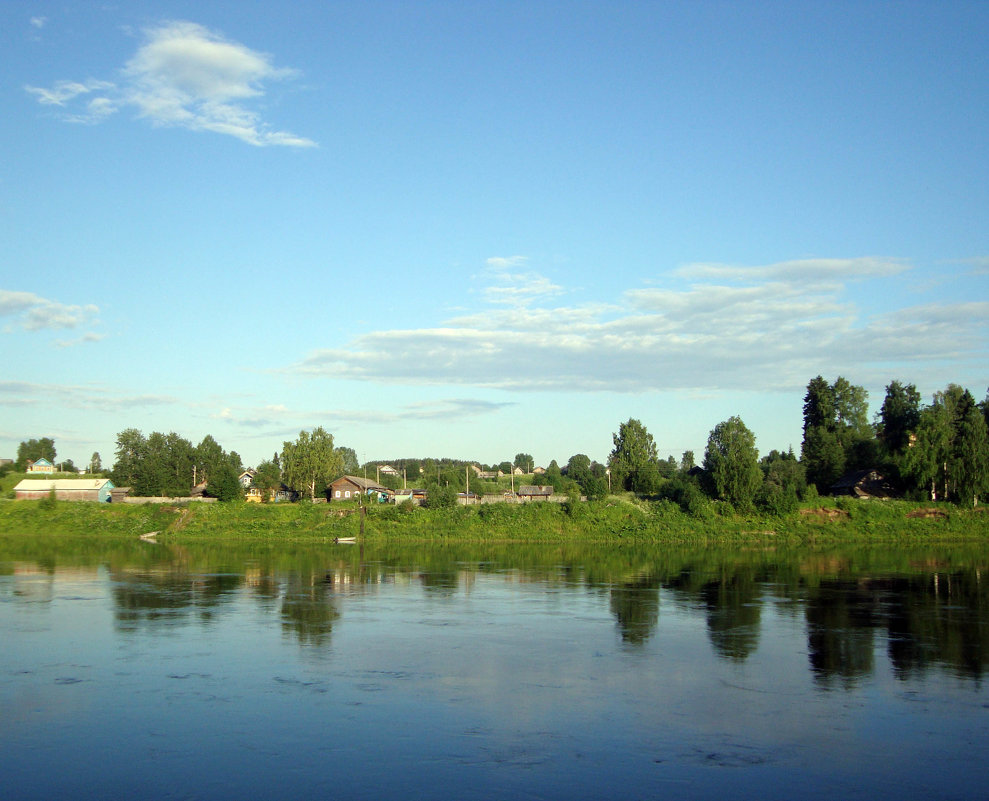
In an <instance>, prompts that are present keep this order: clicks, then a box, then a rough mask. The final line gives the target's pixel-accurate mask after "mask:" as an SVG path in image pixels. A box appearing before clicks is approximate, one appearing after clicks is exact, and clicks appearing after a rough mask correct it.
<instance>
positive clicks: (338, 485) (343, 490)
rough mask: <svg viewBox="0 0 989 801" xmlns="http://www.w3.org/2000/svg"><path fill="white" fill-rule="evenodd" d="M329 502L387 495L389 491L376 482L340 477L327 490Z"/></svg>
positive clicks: (354, 477) (357, 477)
mask: <svg viewBox="0 0 989 801" xmlns="http://www.w3.org/2000/svg"><path fill="white" fill-rule="evenodd" d="M327 491H328V493H329V499H330V500H331V501H346V500H350V499H352V498H358V497H360V496H362V495H372V494H377V495H378V496H379V497H380V496H381V495H386V496H387V495H388V493H389V492H390V490H389V489H388V488H387V487H383V486H381V484H379V483H378V482H377V481H372V480H371V479H369V478H361V477H360V476H340V478H338V479H337V480H336V481H334V482H333V483H331V484H330V486H329V487H328V489H327Z"/></svg>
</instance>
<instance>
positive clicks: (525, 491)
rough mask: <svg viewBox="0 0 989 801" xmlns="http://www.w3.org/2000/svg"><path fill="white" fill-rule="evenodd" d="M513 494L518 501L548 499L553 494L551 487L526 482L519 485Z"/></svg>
mask: <svg viewBox="0 0 989 801" xmlns="http://www.w3.org/2000/svg"><path fill="white" fill-rule="evenodd" d="M515 494H516V495H518V498H519V500H520V501H548V500H549V499H550V497H551V496H552V495H553V487H551V486H536V485H532V484H527V485H525V486H523V487H519V488H518V492H516V493H515Z"/></svg>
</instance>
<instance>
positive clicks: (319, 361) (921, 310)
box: [292, 258, 989, 392]
mask: <svg viewBox="0 0 989 801" xmlns="http://www.w3.org/2000/svg"><path fill="white" fill-rule="evenodd" d="M489 266H491V265H490V263H489ZM518 266H519V264H518V262H514V261H513V262H512V263H511V264H508V263H504V264H502V263H498V264H496V265H494V267H495V274H496V275H495V277H496V278H499V279H500V276H502V275H505V274H509V273H510V274H512V275H516V274H518V273H516V272H512V271H514V270H517V268H518ZM908 269H909V265H908V264H906V263H905V262H903V261H902V260H899V259H880V258H861V259H814V260H803V261H792V262H785V263H780V264H771V265H764V266H755V267H745V266H733V265H710V264H698V265H687V266H685V267H682V268H680V269H679V270H677V271H676V273H675V277H676V278H679V279H680V283H679V285H677V286H672V287H664V288H658V287H650V288H642V289H630V290H628V291H626V292H625V293H624V295H623V296H622V300H621V302H620V303H616V304H611V305H603V304H583V305H575V306H570V307H552V306H547V305H541V306H539V305H535V304H534V303H517V304H514V305H513V306H512V307H511V308H507V309H506V308H500V307H494V308H489V309H486V310H483V311H480V312H478V313H476V314H473V315H469V316H462V317H459V318H456V319H453V320H448V321H446V322H445V324H444V325H442V326H440V327H434V328H420V329H406V330H384V331H375V332H372V333H369V334H365V335H363V336H360V337H357V338H356V339H354V340H353V341H351V342H349V343H345V344H343V345H341V346H340V347H338V348H325V349H320V350H317V351H315V352H314V353H312V354H310V355H309V356H308V357H307V358H306V359H304V360H303V361H302V362H301V363H299V364H297V365H295V366H294V367H293V368H292V370H293V371H294V372H296V373H298V374H302V375H307V376H311V377H329V378H346V379H353V380H362V381H376V382H382V383H400V384H433V385H444V384H445V385H471V386H478V387H491V388H499V389H508V390H571V391H602V390H609V391H622V392H639V391H647V390H679V389H690V390H705V389H757V388H766V387H772V388H773V389H777V390H792V389H795V388H799V387H802V386H803V385H804V384H805V383H806V381H807V377H808V375H814V374H816V373H819V372H825V373H826V372H829V371H831V372H849V371H853V370H854V371H857V372H856V375H864V374H867V373H869V371H872V370H875V371H877V372H878V371H881V370H887V371H888V370H889V369H890V368H889V366H890V365H891V364H896V365H899V366H910V365H913V366H915V367H917V368H921V367H929V366H930V365H932V364H934V363H937V361H938V360H942V361H945V362H946V363H947V362H950V363H951V364H952V365H953V366H955V367H958V366H959V365H965V364H969V365H971V364H976V363H978V362H979V361H980V360H984V358H985V355H986V336H985V335H986V328H987V326H989V302H971V303H965V304H955V305H947V304H944V305H933V304H931V305H920V306H915V307H912V308H906V309H901V310H899V311H897V312H896V313H895V314H883V315H869V314H867V313H866V312H864V311H863V310H862V308H861V307H860V306H859V305H858V304H857V303H856V302H855V300H854V291H853V290H854V284H855V283H856V282H858V281H859V280H863V279H875V280H879V281H888V280H892V279H893V278H895V277H896V276H899V275H900V274H901V273H903V272H904V271H905V270H908ZM561 291H562V290H561ZM491 299H492V298H490V297H489V300H491ZM496 299H497V298H495V300H496ZM886 377H887V378H888V372H887V373H886Z"/></svg>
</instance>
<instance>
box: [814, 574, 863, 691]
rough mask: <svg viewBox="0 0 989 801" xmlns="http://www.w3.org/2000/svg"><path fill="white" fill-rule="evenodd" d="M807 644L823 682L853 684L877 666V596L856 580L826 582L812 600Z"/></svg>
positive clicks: (815, 669) (815, 668)
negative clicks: (875, 644)
mask: <svg viewBox="0 0 989 801" xmlns="http://www.w3.org/2000/svg"><path fill="white" fill-rule="evenodd" d="M806 615H807V645H808V648H809V650H810V664H811V668H812V669H813V671H814V674H815V677H816V678H817V679H818V680H819V681H828V680H830V679H833V678H838V679H842V680H843V681H844V682H845V683H846V684H852V683H854V682H855V680H856V679H858V678H859V677H861V676H864V675H868V674H869V673H871V672H872V669H873V657H872V647H873V640H874V632H873V629H874V628H875V626H876V622H877V621H876V619H875V616H874V606H873V597H872V595H871V594H870V593H869V592H867V591H863V590H862V588H860V587H859V586H858V585H856V584H855V583H853V582H847V581H846V582H840V581H829V582H825V583H822V584H821V585H820V587H819V588H818V589H817V591H816V592H815V593H814V594H813V595H812V596H811V597H810V598H809V599H808V601H807V608H806Z"/></svg>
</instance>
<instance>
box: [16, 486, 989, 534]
mask: <svg viewBox="0 0 989 801" xmlns="http://www.w3.org/2000/svg"><path fill="white" fill-rule="evenodd" d="M362 521H363V529H364V537H365V539H366V541H367V542H375V541H379V542H432V541H451V542H567V541H582V542H589V543H601V544H607V543H616V544H617V543H635V542H641V543H677V544H693V543H720V544H731V543H737V544H739V545H744V544H752V543H759V544H773V543H776V544H793V545H798V544H815V543H832V542H846V541H847V542H903V543H917V542H927V541H932V540H935V541H937V540H942V541H972V540H980V541H989V512H985V511H983V510H981V509H976V510H970V509H959V508H957V507H954V506H949V505H932V504H917V503H908V502H901V501H882V502H880V501H864V500H855V499H839V500H838V501H833V500H826V501H825V500H823V499H822V500H821V501H819V502H818V503H816V504H815V505H814V506H813V507H809V508H804V509H801V510H799V512H796V513H794V514H792V515H788V516H786V517H782V518H780V517H765V516H756V515H752V516H749V515H739V514H736V513H734V512H733V511H732V510H731V508H730V507H726V506H715V507H714V509H713V510H712V511H710V513H709V514H706V515H705V516H704V517H703V518H697V517H691V516H689V515H687V514H685V513H684V512H682V511H681V510H680V509H679V507H677V506H675V505H674V504H671V503H669V502H659V503H652V502H649V501H643V500H637V499H634V498H610V499H608V500H605V501H598V502H591V503H579V504H574V505H573V506H568V505H566V504H564V505H558V504H548V503H546V504H527V505H510V504H491V505H482V506H471V507H466V508H464V507H458V508H455V509H419V508H411V507H402V506H399V507H395V506H372V507H369V508H368V509H367V512H366V515H362V513H361V512H360V510H358V509H357V508H356V507H352V506H340V505H337V504H315V505H314V504H308V503H299V504H272V505H256V504H197V503H193V504H190V505H188V506H167V505H166V506H157V505H150V504H149V505H129V504H122V505H108V504H91V503H69V502H53V501H0V537H3V538H5V539H9V538H16V537H22V536H25V535H29V536H34V537H38V536H42V537H44V536H48V537H66V536H94V535H98V536H100V537H109V538H123V539H126V538H135V537H138V536H140V535H142V534H148V533H150V532H158V534H157V536H158V539H159V540H162V541H165V540H168V541H173V542H196V541H202V540H228V541H246V542H264V543H269V544H273V543H277V542H294V543H305V542H327V541H332V540H333V539H334V538H336V537H354V536H360V533H361V525H362Z"/></svg>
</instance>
